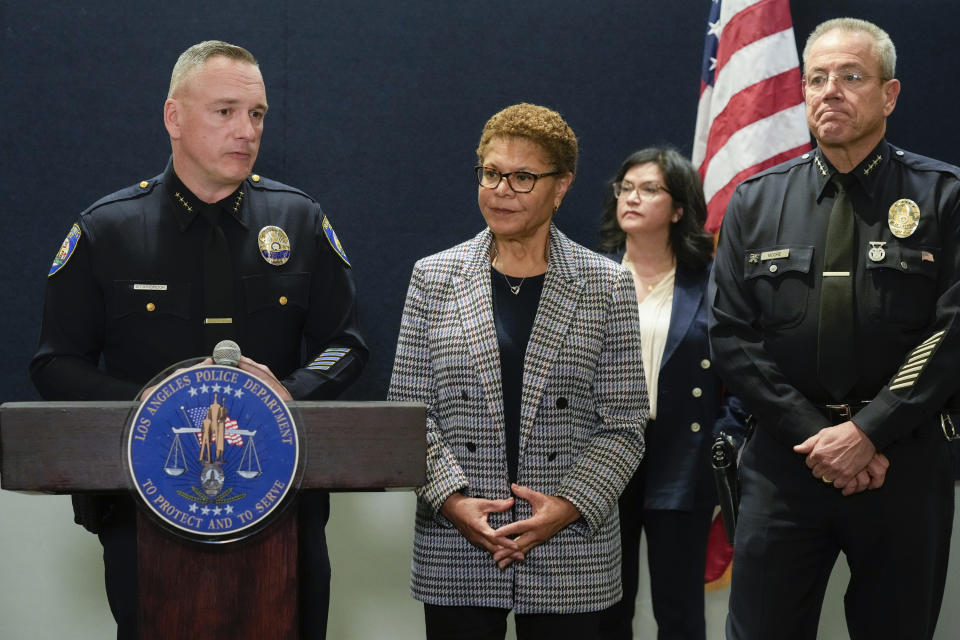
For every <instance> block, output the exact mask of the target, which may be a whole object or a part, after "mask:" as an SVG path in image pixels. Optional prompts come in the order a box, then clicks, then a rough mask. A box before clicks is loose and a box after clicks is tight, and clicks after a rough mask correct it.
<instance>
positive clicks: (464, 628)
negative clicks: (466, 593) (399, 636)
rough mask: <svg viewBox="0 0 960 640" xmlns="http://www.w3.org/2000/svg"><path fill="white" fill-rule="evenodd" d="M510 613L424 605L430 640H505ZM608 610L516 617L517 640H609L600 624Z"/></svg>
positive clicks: (508, 610)
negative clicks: (575, 639)
mask: <svg viewBox="0 0 960 640" xmlns="http://www.w3.org/2000/svg"><path fill="white" fill-rule="evenodd" d="M509 613H510V609H497V608H494V607H444V606H438V605H432V604H424V605H423V616H424V620H425V621H426V625H427V640H503V638H504V636H505V635H506V633H507V614H509ZM606 615H607V610H604V611H591V612H589V613H567V614H558V613H546V614H535V613H527V614H517V615H514V622H515V623H516V630H517V640H540V639H542V640H558V639H560V638H577V640H607V639H608V638H609V636H607V635H605V634H604V633H603V632H602V631H601V621H602V620H603V619H604V618H605V616H606Z"/></svg>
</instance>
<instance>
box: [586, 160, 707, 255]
mask: <svg viewBox="0 0 960 640" xmlns="http://www.w3.org/2000/svg"><path fill="white" fill-rule="evenodd" d="M651 163H652V164H655V165H657V166H658V167H660V171H662V172H663V181H664V182H665V183H666V184H665V185H664V186H665V187H666V188H667V190H668V191H669V192H670V193H671V194H672V196H673V206H674V207H683V215H682V216H680V220H678V221H677V222H675V223H673V224H672V225H671V226H670V248H671V249H673V253H674V255H676V257H677V264H678V265H681V266H684V267H689V268H696V267H702V266H703V265H705V264H706V263H707V262H709V261H710V257H711V256H712V255H713V236H712V235H710V234H709V233H707V232H706V231H705V230H704V228H703V225H704V223H705V222H706V221H707V203H706V201H705V200H704V198H703V184H702V182H701V181H700V175H699V174H698V173H697V170H696V169H695V168H694V167H693V164H691V162H690V161H689V160H687V159H686V158H685V157H683V156H682V155H680V154H679V153H678V152H677V151H676V150H675V149H671V148H669V147H648V148H646V149H641V150H640V151H635V152H633V153H631V154H630V155H629V156H627V159H626V160H624V161H623V163H622V164H621V165H620V170H619V171H617V174H616V175H615V176H614V177H613V178H611V179H610V181H609V182H608V183H607V195H606V200H605V202H604V206H603V221H602V222H601V223H600V244H599V247H598V248H599V249H600V251H602V252H604V253H616V252H618V251H622V250H623V249H624V247H625V246H626V240H627V235H626V234H625V233H624V232H623V229H621V228H620V224H619V223H618V222H617V199H616V197H614V195H613V183H614V182H620V181H621V180H623V176H624V175H626V173H627V171H629V170H630V169H632V168H633V167H635V166H637V165H639V164H651Z"/></svg>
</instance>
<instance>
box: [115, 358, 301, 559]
mask: <svg viewBox="0 0 960 640" xmlns="http://www.w3.org/2000/svg"><path fill="white" fill-rule="evenodd" d="M300 441H301V438H300V436H299V434H298V430H297V426H296V424H295V422H294V419H293V416H292V414H291V413H290V410H289V409H288V408H287V406H286V405H285V404H284V402H283V401H282V400H281V399H280V397H279V396H277V395H276V394H275V393H274V392H273V390H272V389H270V387H269V386H268V385H267V384H266V383H265V382H263V381H261V380H260V379H259V378H256V377H255V376H253V375H251V374H249V373H247V372H245V371H242V370H240V369H237V368H234V367H230V366H221V365H209V366H200V367H196V368H192V369H188V370H184V371H181V372H179V373H177V374H175V375H174V376H173V377H170V378H167V379H166V380H165V381H164V382H162V383H161V384H160V385H159V386H158V387H156V389H154V391H153V392H152V393H151V394H150V395H149V396H148V397H146V398H145V399H144V400H143V402H142V403H141V405H140V407H139V408H138V409H137V411H136V413H135V415H134V417H133V419H132V420H131V421H130V423H129V425H128V427H127V437H126V438H125V443H126V454H127V455H126V460H127V467H128V473H129V477H130V480H131V484H132V485H133V487H135V489H136V494H137V496H138V498H139V501H140V503H141V505H142V506H143V507H145V508H146V509H147V511H148V512H149V513H150V514H151V515H152V516H154V518H155V519H156V520H158V521H159V522H160V523H161V524H162V525H164V526H165V527H167V528H168V529H172V530H173V531H174V532H175V533H178V534H181V535H184V536H186V537H189V538H194V539H197V540H201V541H208V542H226V541H230V540H235V539H239V538H242V537H245V536H246V535H249V534H251V533H254V532H255V531H258V530H260V529H261V528H262V527H264V526H266V525H267V524H268V523H269V522H270V521H272V520H273V518H274V517H275V516H276V515H278V514H279V511H280V510H281V507H282V506H283V505H284V504H285V503H286V502H288V500H287V497H288V496H292V494H293V491H291V490H295V489H296V485H297V484H298V482H299V476H300V474H301V473H302V464H301V462H302V460H301V456H300V451H301V442H300Z"/></svg>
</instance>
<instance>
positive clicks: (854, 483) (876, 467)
mask: <svg viewBox="0 0 960 640" xmlns="http://www.w3.org/2000/svg"><path fill="white" fill-rule="evenodd" d="M793 450H794V451H796V452H797V453H805V454H807V459H806V462H807V466H808V467H809V468H810V470H811V471H812V472H813V475H814V476H815V477H817V478H819V479H822V480H823V481H824V482H829V483H831V484H833V486H835V487H836V488H838V489H840V490H841V492H842V493H843V495H845V496H849V495H853V494H854V493H860V492H862V491H866V490H867V489H879V488H880V487H881V486H883V481H884V478H886V475H887V469H889V468H890V461H889V460H888V459H887V457H886V456H885V455H883V454H882V453H878V452H877V450H876V448H875V447H874V446H873V442H871V441H870V438H869V437H867V434H865V433H864V432H863V431H862V430H861V429H860V427H858V426H857V425H855V424H854V423H853V422H852V421H850V420H848V421H847V422H843V423H841V424H838V425H835V426H833V427H826V428H823V429H821V430H820V431H818V432H817V433H816V434H814V435H812V436H810V437H809V438H807V439H806V440H804V441H803V442H801V443H800V444H798V445H796V446H795V447H794V448H793Z"/></svg>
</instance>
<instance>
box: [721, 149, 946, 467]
mask: <svg viewBox="0 0 960 640" xmlns="http://www.w3.org/2000/svg"><path fill="white" fill-rule="evenodd" d="M834 173H836V170H835V169H834V168H833V167H831V166H830V164H829V163H828V162H827V160H826V159H825V158H824V157H823V155H822V154H821V153H819V151H814V152H811V153H808V154H804V155H803V156H802V157H800V158H797V159H794V160H792V161H789V162H787V163H784V164H782V165H779V166H777V167H774V168H772V169H770V170H768V171H765V172H762V173H760V174H757V175H756V176H754V177H752V178H749V179H748V180H745V181H744V182H743V183H742V184H741V185H740V186H739V187H738V188H737V190H736V191H735V193H734V195H733V197H732V198H731V200H730V204H729V206H728V208H727V213H726V217H725V219H724V223H723V228H722V230H721V234H720V243H719V246H718V250H717V259H716V263H715V267H714V271H713V276H712V281H711V293H710V296H711V297H710V299H711V301H712V309H711V323H710V324H711V327H710V337H711V346H712V349H713V351H714V358H715V362H716V363H717V365H718V366H719V367H720V368H721V373H722V375H723V377H724V379H725V381H726V382H727V384H728V385H729V386H730V387H731V389H732V390H733V392H734V393H736V394H737V395H739V396H740V397H741V398H742V399H743V401H744V403H745V404H746V405H747V406H748V407H749V408H750V409H751V410H752V411H753V412H754V413H755V415H757V417H758V419H759V422H760V424H761V425H762V426H763V428H765V429H770V430H771V431H772V432H773V433H774V435H775V436H776V437H778V438H779V439H780V440H781V441H782V442H783V443H784V444H786V445H790V446H792V445H794V444H798V443H800V442H802V441H803V440H805V439H806V438H808V437H809V436H811V435H813V434H815V433H816V432H817V431H819V430H820V429H821V428H823V427H825V426H830V422H829V421H828V420H827V418H826V417H825V416H824V414H823V412H822V411H821V410H820V409H818V408H817V406H816V405H821V407H822V405H823V404H825V403H828V402H831V399H830V395H829V393H828V391H827V390H826V389H824V388H823V387H822V386H821V384H820V381H819V380H818V377H817V328H818V318H819V304H820V286H821V280H822V273H823V254H824V247H825V236H826V230H827V223H828V220H829V216H830V210H831V207H832V205H833V198H834V190H833V187H832V185H831V184H830V182H829V181H830V177H831V176H832V175H833V174H834ZM851 173H852V174H854V175H855V176H856V184H855V185H854V186H852V187H851V188H850V189H849V191H848V193H849V197H850V199H851V201H852V203H853V207H854V211H855V214H856V221H855V226H856V228H855V236H856V238H855V244H854V263H855V266H854V271H853V273H852V277H853V279H854V280H853V283H854V304H855V306H856V313H855V318H854V321H855V345H854V349H855V353H856V366H857V373H858V375H857V382H856V384H855V386H854V388H853V390H852V391H851V393H850V397H849V398H847V400H872V402H871V403H870V404H869V405H867V406H866V407H864V408H863V409H861V410H860V411H859V412H858V413H857V414H856V415H855V416H854V422H855V423H856V424H857V426H859V427H860V428H861V429H863V430H864V432H866V434H867V435H868V436H869V437H870V439H871V440H872V441H873V443H874V445H875V446H876V447H877V448H878V449H882V448H883V447H884V446H885V445H886V444H888V443H890V442H891V441H893V440H895V439H896V438H898V437H900V436H902V435H904V434H905V433H907V432H909V431H910V430H912V429H914V428H915V427H917V426H918V424H919V423H920V422H921V421H923V420H924V419H927V418H929V417H931V416H933V415H934V414H935V413H936V412H937V411H938V410H939V409H940V408H941V407H942V406H943V404H944V402H945V400H946V398H947V397H948V396H950V395H951V394H952V393H954V392H956V391H957V390H958V388H960V376H957V375H956V373H955V366H956V363H957V362H958V361H960V322H958V321H960V284H958V283H957V277H958V274H960V210H958V207H960V169H957V168H956V167H953V166H951V165H948V164H945V163H942V162H938V161H936V160H932V159H930V158H925V157H922V156H918V155H915V154H911V153H908V152H905V151H901V150H899V149H897V148H895V147H893V146H892V145H890V144H888V143H887V142H886V141H881V142H880V144H879V145H878V146H877V147H876V148H875V149H874V150H873V151H872V152H871V153H870V154H868V155H867V157H866V159H865V160H864V161H863V162H862V163H861V164H860V165H859V166H858V167H856V168H855V169H854V170H853V171H852V172H851ZM902 200H910V201H912V202H913V203H914V204H915V205H916V207H917V208H918V209H919V221H918V223H917V224H916V228H915V229H914V230H913V231H912V232H910V233H909V234H908V235H906V236H905V237H902V238H901V237H897V235H895V234H894V233H893V231H892V230H891V225H890V223H889V220H888V219H889V218H890V217H891V215H892V214H891V210H893V211H894V213H897V212H899V213H903V212H909V211H910V210H911V207H910V205H909V204H908V203H905V202H901V201H902ZM894 217H895V218H896V217H897V216H894ZM901 222H902V218H901ZM910 226H911V225H909V224H907V225H906V227H907V228H909V227H910ZM901 235H903V233H901Z"/></svg>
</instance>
